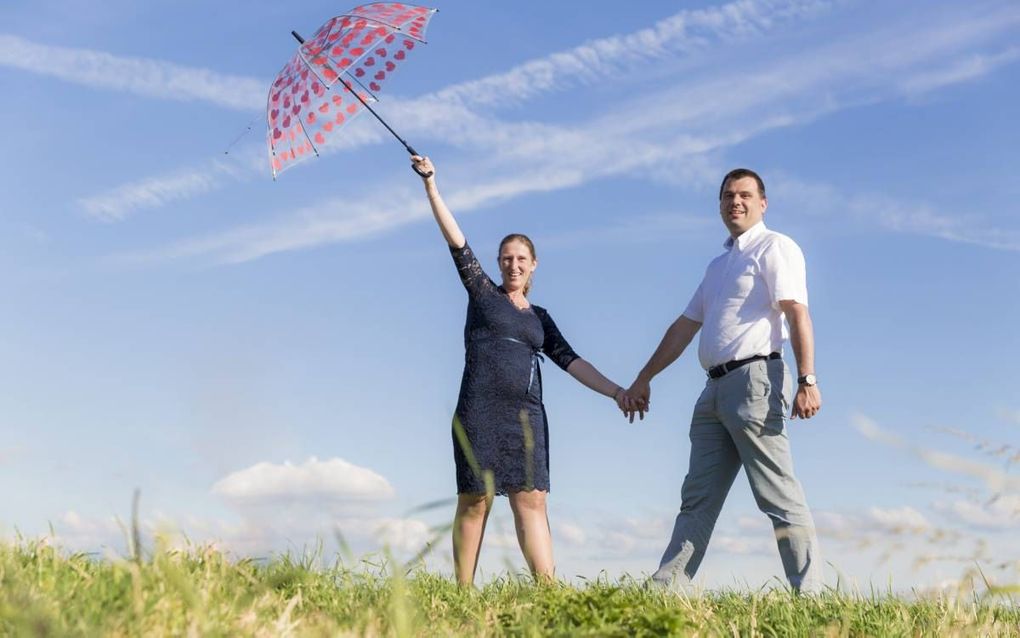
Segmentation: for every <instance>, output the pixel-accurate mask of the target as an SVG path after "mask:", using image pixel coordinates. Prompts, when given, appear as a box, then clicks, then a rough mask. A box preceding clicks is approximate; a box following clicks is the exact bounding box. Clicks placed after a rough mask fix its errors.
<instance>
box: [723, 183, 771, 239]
mask: <svg viewBox="0 0 1020 638" xmlns="http://www.w3.org/2000/svg"><path fill="white" fill-rule="evenodd" d="M768 205H769V203H768V200H767V199H765V198H764V197H762V196H761V194H760V193H759V192H758V182H756V181H755V179H754V178H753V177H741V178H738V179H731V180H729V181H728V182H726V186H724V187H723V193H722V199H720V200H719V214H720V215H721V216H722V221H723V223H724V224H726V228H727V230H729V231H730V235H731V236H733V237H739V236H740V235H742V234H743V233H744V232H745V231H746V230H747V229H748V228H750V227H751V226H754V225H755V224H757V223H758V222H760V221H761V220H762V217H764V216H765V209H766V208H768Z"/></svg>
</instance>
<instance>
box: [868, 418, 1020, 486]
mask: <svg viewBox="0 0 1020 638" xmlns="http://www.w3.org/2000/svg"><path fill="white" fill-rule="evenodd" d="M851 423H852V424H853V426H854V427H855V428H856V429H857V431H858V432H860V433H861V434H863V435H864V436H866V437H867V438H869V439H871V440H873V441H879V442H881V443H885V444H886V445H891V446H893V447H898V448H903V449H906V450H908V451H909V452H911V453H912V454H914V455H915V456H917V457H918V458H920V459H921V460H922V461H924V462H925V463H927V464H928V465H929V466H931V467H933V468H935V469H938V470H945V471H947V472H952V473H954V474H961V475H964V476H969V477H971V478H976V479H978V480H980V481H982V482H983V483H984V484H985V487H986V488H987V489H988V490H989V491H990V492H991V493H993V494H1000V493H1003V492H1006V491H1020V477H1017V476H1011V475H1009V474H1007V473H1005V472H1003V471H1002V470H1000V469H999V468H997V467H993V466H991V465H987V464H985V463H980V462H978V461H972V460H970V459H965V458H963V457H961V456H957V455H955V454H948V453H945V452H939V451H937V450H931V449H928V448H923V447H920V446H916V445H912V444H910V443H907V442H906V441H905V440H903V439H902V438H901V437H899V436H897V435H895V434H892V433H891V432H888V431H886V430H884V429H883V428H881V427H879V425H878V424H877V423H875V421H873V420H872V419H870V418H868V417H866V416H864V415H855V416H853V417H851Z"/></svg>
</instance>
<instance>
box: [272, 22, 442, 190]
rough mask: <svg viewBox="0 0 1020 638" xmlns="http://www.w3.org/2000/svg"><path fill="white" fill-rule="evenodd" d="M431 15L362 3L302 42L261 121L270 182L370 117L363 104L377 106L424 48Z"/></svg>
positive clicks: (282, 73)
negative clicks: (409, 60)
mask: <svg viewBox="0 0 1020 638" xmlns="http://www.w3.org/2000/svg"><path fill="white" fill-rule="evenodd" d="M435 11H436V10H435V9H430V8H428V7H418V6H414V5H410V4H404V3H399V2H375V3H372V4H366V5H362V6H359V7H355V8H354V9H352V10H351V11H350V13H346V14H343V15H339V16H336V17H335V18H331V19H330V20H328V21H327V22H326V23H325V24H323V25H322V26H321V27H319V29H318V30H317V31H316V32H315V34H314V35H313V36H312V37H311V38H309V39H308V40H307V41H304V42H302V44H301V45H300V46H299V47H298V50H297V53H295V54H294V57H292V58H291V60H290V62H288V63H287V65H286V66H284V67H283V69H282V70H281V71H280V73H279V74H278V75H277V76H276V80H275V81H274V82H273V84H272V85H271V86H270V88H269V101H268V104H267V107H266V121H267V123H268V132H267V143H268V147H269V160H270V164H271V166H272V169H273V179H275V178H276V176H277V175H278V174H279V173H281V172H283V171H284V170H286V169H288V168H291V167H292V166H295V165H296V164H298V163H299V162H301V161H302V160H304V159H308V158H309V157H313V156H316V155H318V154H319V149H320V148H321V147H323V146H324V145H326V144H328V143H329V141H330V139H331V138H334V137H335V136H336V133H337V131H339V130H340V129H341V128H342V127H343V126H344V125H346V124H347V123H348V122H350V121H351V120H352V119H353V118H354V117H356V116H358V115H359V114H360V113H361V112H362V111H364V110H365V109H366V108H367V109H368V110H371V107H369V106H368V103H370V102H374V101H376V99H377V98H376V95H377V94H378V93H379V92H380V91H381V90H382V87H383V86H384V84H385V83H386V82H387V80H389V78H390V77H391V76H392V74H393V73H394V71H396V69H397V68H398V67H399V66H400V65H401V64H402V63H403V62H404V61H405V60H406V59H407V57H408V55H409V54H410V53H411V52H412V51H414V49H415V47H416V46H418V45H419V44H424V43H425V30H426V28H427V27H428V23H429V20H430V19H431V18H432V14H434V13H435ZM295 36H297V34H295ZM297 37H299V39H300V36H297ZM372 113H373V114H375V112H374V111H372ZM376 117H378V115H376ZM380 121H382V120H381V118H380ZM383 124H386V123H385V122H383ZM387 128H389V126H388V125H387ZM390 132H392V133H393V134H394V135H395V136H396V133H395V132H393V129H390ZM397 139H400V137H399V136H397ZM400 141H401V142H402V143H404V146H405V147H407V148H408V151H409V152H412V154H413V149H411V148H410V147H408V146H407V144H406V142H404V141H403V140H402V139H401V140H400Z"/></svg>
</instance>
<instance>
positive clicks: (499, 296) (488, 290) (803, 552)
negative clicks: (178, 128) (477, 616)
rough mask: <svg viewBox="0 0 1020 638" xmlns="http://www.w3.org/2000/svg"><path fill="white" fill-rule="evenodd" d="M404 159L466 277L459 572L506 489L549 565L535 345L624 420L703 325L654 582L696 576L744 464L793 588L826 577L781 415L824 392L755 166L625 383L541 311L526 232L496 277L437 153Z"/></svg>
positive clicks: (523, 529) (783, 240) (798, 258)
mask: <svg viewBox="0 0 1020 638" xmlns="http://www.w3.org/2000/svg"><path fill="white" fill-rule="evenodd" d="M411 162H412V165H413V167H414V168H415V170H416V172H418V174H419V175H423V176H425V175H427V177H423V178H422V179H423V180H424V182H425V192H426V194H427V196H428V200H429V204H430V205H431V207H432V213H433V215H434V216H435V219H436V222H437V223H438V224H439V229H440V231H442V234H443V237H444V238H445V239H446V242H447V243H448V244H449V246H450V252H451V254H452V255H453V261H454V263H455V264H456V266H457V270H458V272H459V273H460V278H461V281H462V282H463V284H464V287H465V288H466V289H467V292H468V307H467V320H466V323H465V326H464V345H465V364H464V375H463V378H462V380H461V386H460V395H459V397H458V401H457V409H456V413H455V416H454V419H453V449H454V460H455V463H456V471H457V512H456V516H455V518H454V524H453V556H454V569H455V571H456V577H457V581H458V582H459V583H461V584H462V585H470V584H472V583H473V581H474V576H475V568H476V566H477V563H478V555H479V551H480V549H481V544H482V537H483V535H484V532H485V524H486V521H487V519H488V515H489V512H490V511H491V508H492V503H493V498H494V496H496V495H506V496H507V497H508V499H509V501H510V507H511V510H512V511H513V516H514V524H515V527H516V531H517V539H518V541H519V542H520V546H521V551H522V552H523V554H524V558H525V559H526V560H527V563H528V567H529V568H530V569H531V572H532V574H534V575H535V577H536V578H544V579H551V578H553V573H554V572H553V567H554V566H553V556H552V534H551V532H550V529H549V519H548V514H547V511H546V497H547V495H548V492H549V447H548V436H549V429H548V423H547V421H546V414H545V408H544V406H543V404H542V374H541V370H540V368H539V360H540V359H542V358H543V355H544V356H545V357H549V358H550V359H551V360H552V361H553V363H555V364H556V365H557V366H559V367H560V368H562V369H563V370H566V371H567V373H568V374H570V375H571V376H572V377H574V378H575V379H577V380H578V381H580V382H581V383H582V384H584V385H586V386H587V387H589V388H591V389H592V390H594V391H595V392H598V393H599V394H602V395H605V396H607V397H610V398H612V399H613V400H614V401H615V402H616V404H617V406H618V407H619V408H620V410H622V411H623V412H624V414H625V415H627V416H628V417H629V418H630V419H631V421H633V419H634V416H635V414H637V415H639V416H640V417H642V418H643V416H644V412H645V411H646V410H647V409H648V401H649V396H650V392H651V391H650V382H651V380H652V378H653V377H654V376H655V375H656V374H658V373H659V372H661V371H662V370H664V369H665V368H666V367H667V366H669V365H670V364H672V363H673V362H674V361H675V360H676V359H677V358H678V357H679V356H680V355H681V354H682V353H683V351H684V350H685V349H686V348H687V346H688V345H689V344H690V342H691V341H692V340H693V338H694V336H695V335H696V334H698V333H699V332H700V333H701V336H700V339H699V345H698V358H699V360H700V362H701V365H702V366H703V367H704V368H705V370H706V372H707V374H708V380H707V382H706V385H705V388H704V390H703V391H702V393H701V396H700V397H699V398H698V400H697V403H696V404H695V406H694V414H693V416H692V419H691V429H690V439H691V456H690V466H689V469H688V473H687V476H686V478H685V479H684V482H683V487H682V489H681V505H680V513H679V514H678V515H677V517H676V523H675V525H674V528H673V533H672V537H671V538H670V541H669V544H668V546H667V547H666V550H665V552H664V554H663V557H662V560H661V563H660V565H659V568H658V570H657V571H656V572H655V573H654V574H653V576H652V582H653V583H655V584H658V585H661V586H663V587H669V588H683V587H685V586H686V585H688V584H689V583H690V580H691V579H692V578H693V577H694V574H695V573H696V571H697V569H698V566H699V565H700V563H701V560H702V558H703V557H704V555H705V550H706V549H707V546H708V542H709V539H710V537H711V535H712V529H713V527H714V526H715V522H716V519H717V518H718V516H719V512H720V510H721V509H722V505H723V502H724V501H725V499H726V495H727V493H728V492H729V489H730V486H731V485H732V484H733V480H734V479H735V478H736V475H737V473H738V472H739V471H740V469H741V468H744V470H745V472H746V474H747V478H748V481H749V482H750V485H751V490H752V492H753V494H754V498H755V501H756V502H757V504H758V507H759V508H760V509H761V510H762V512H764V513H765V514H766V515H767V516H768V517H769V518H770V519H771V522H772V525H773V528H774V530H775V535H776V542H777V544H778V547H779V553H780V557H781V558H782V562H783V568H784V570H785V572H786V577H787V579H788V580H789V582H790V585H791V587H793V588H794V589H795V590H797V591H817V590H818V589H820V587H821V556H820V553H819V548H818V540H817V537H816V534H815V528H814V522H813V520H812V517H811V513H810V511H809V510H808V507H807V502H806V500H805V497H804V492H803V490H802V488H801V485H800V483H799V481H798V480H797V479H796V477H795V476H794V474H793V463H792V460H791V455H790V445H789V438H788V436H787V429H786V420H787V418H788V417H793V418H796V417H800V418H804V419H807V418H811V417H812V416H814V415H815V414H816V413H817V412H818V410H819V408H820V407H821V395H820V393H819V390H818V387H817V382H816V379H815V375H814V372H815V370H814V336H813V331H812V327H811V318H810V315H809V314H808V307H807V284H806V269H805V263H804V256H803V254H802V253H801V250H800V248H799V247H798V246H797V244H796V243H794V241H793V240H792V239H790V238H789V237H787V236H785V235H782V234H780V233H776V232H774V231H771V230H769V229H767V228H766V227H765V224H764V222H763V218H764V214H765V209H766V208H767V206H768V201H767V199H766V197H765V185H764V183H763V182H762V180H761V178H760V177H759V176H758V175H757V174H756V173H754V172H753V171H750V170H747V169H736V170H734V171H730V173H728V174H727V175H726V176H725V177H724V178H723V181H722V186H721V187H720V191H719V214H720V216H721V217H722V221H723V224H724V225H725V226H726V228H727V230H728V231H729V237H728V238H727V239H726V241H725V243H724V248H725V252H724V253H723V254H722V255H720V256H719V257H717V258H716V259H714V260H713V261H712V262H711V263H710V264H709V265H708V268H707V270H706V272H705V276H704V279H703V280H702V282H701V285H700V286H698V289H697V291H696V292H695V293H694V295H693V297H692V298H691V300H690V303H688V305H687V308H686V309H685V310H684V311H683V313H682V314H681V315H680V316H679V317H678V318H677V319H676V321H674V322H673V323H672V325H670V327H669V328H668V329H667V330H666V333H665V335H664V336H663V338H662V341H661V343H660V344H659V346H658V347H657V348H656V349H655V352H654V353H653V354H652V356H651V358H650V359H649V360H648V363H647V364H645V366H644V368H643V369H642V370H641V372H640V373H639V374H638V376H637V378H636V379H635V380H634V382H633V384H632V385H631V386H630V388H628V389H624V388H622V387H621V386H619V385H617V384H616V383H613V382H612V381H610V380H609V379H607V378H606V377H605V376H603V375H602V374H601V373H600V372H599V371H598V370H597V369H596V368H595V366H593V365H592V364H591V363H589V362H588V361H586V360H584V359H582V358H581V357H580V356H578V355H577V353H575V352H574V350H573V349H572V348H571V347H570V345H569V344H568V343H567V341H566V340H565V339H564V338H563V335H562V334H560V331H559V329H558V328H557V327H556V324H555V323H554V322H553V320H552V317H550V316H549V313H548V312H547V311H546V310H545V309H544V308H542V307H539V306H537V305H534V304H532V303H531V302H530V301H529V299H528V292H529V290H530V288H531V275H532V273H533V272H534V270H535V267H536V266H537V265H538V260H537V258H536V253H535V247H534V245H533V244H532V242H531V240H530V239H528V237H527V236H525V235H520V234H512V235H507V236H506V237H505V238H504V239H503V241H502V242H500V245H499V253H498V257H497V264H498V266H499V274H500V278H501V282H502V283H501V284H499V285H497V284H496V283H495V282H494V281H493V280H492V279H490V278H489V277H488V275H486V274H485V271H484V270H483V269H482V266H481V264H480V263H479V261H478V259H477V258H476V257H475V254H474V252H473V251H472V249H471V247H470V246H468V244H467V240H466V239H465V238H464V234H463V233H462V232H461V230H460V227H459V226H458V225H457V221H456V220H455V219H454V217H453V214H452V213H451V212H450V210H449V208H447V206H446V204H445V203H444V202H443V199H442V197H441V196H440V194H439V189H438V187H437V185H436V177H435V168H434V166H433V164H432V162H431V161H430V160H429V159H428V158H426V157H420V156H417V155H416V156H414V157H412V158H411ZM784 317H785V321H784ZM787 324H788V325H787ZM786 340H790V341H791V343H792V346H793V352H794V356H795V358H796V362H797V369H798V374H799V376H798V378H797V379H796V383H795V382H794V379H793V377H792V375H791V373H790V370H789V368H788V367H787V366H786V364H785V363H784V361H783V359H782V356H781V355H782V351H783V345H784V342H785V341H786ZM794 385H796V388H797V389H796V392H794V391H793V386H794Z"/></svg>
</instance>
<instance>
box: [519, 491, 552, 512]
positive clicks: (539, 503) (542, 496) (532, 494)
mask: <svg viewBox="0 0 1020 638" xmlns="http://www.w3.org/2000/svg"><path fill="white" fill-rule="evenodd" d="M547 496H548V493H547V492H543V491H541V490H529V491H520V492H512V493H511V494H510V506H511V507H512V508H513V510H514V511H524V512H541V513H545V508H546V497H547Z"/></svg>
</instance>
